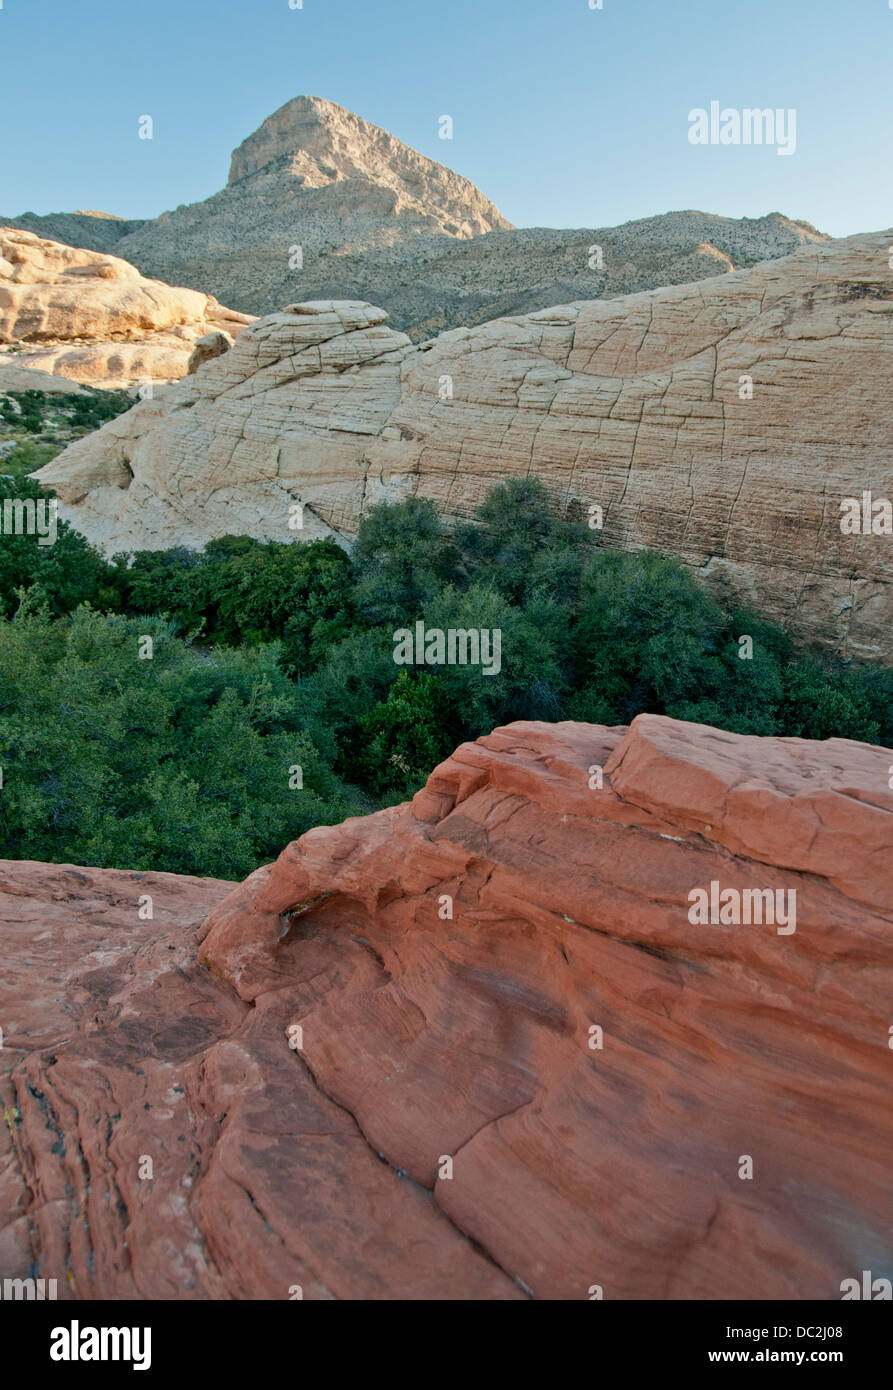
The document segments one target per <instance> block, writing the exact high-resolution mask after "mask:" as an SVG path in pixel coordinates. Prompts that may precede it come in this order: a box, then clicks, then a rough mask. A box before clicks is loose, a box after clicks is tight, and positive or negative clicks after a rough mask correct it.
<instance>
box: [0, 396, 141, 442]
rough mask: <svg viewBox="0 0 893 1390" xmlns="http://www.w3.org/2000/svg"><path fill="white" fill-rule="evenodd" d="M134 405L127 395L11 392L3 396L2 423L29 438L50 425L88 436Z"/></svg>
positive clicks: (0, 413)
mask: <svg viewBox="0 0 893 1390" xmlns="http://www.w3.org/2000/svg"><path fill="white" fill-rule="evenodd" d="M132 405H133V399H132V397H131V396H130V395H129V394H128V393H127V392H126V391H92V390H90V389H89V388H87V389H85V390H82V391H78V392H77V393H75V390H74V388H72V390H71V391H70V392H69V391H62V392H55V391H53V392H47V391H7V392H5V393H4V395H3V396H0V419H2V420H3V421H4V422H5V423H6V424H7V425H14V426H17V427H18V428H20V429H23V430H27V432H28V433H29V434H40V433H42V432H43V431H44V430H45V429H46V428H47V427H48V426H49V425H60V424H66V425H68V426H70V428H71V429H72V430H73V431H75V432H77V433H81V434H87V433H88V432H90V431H92V430H98V429H99V427H100V425H104V424H105V422H106V421H107V420H113V419H114V417H115V416H116V415H120V414H121V412H122V411H124V410H129V409H130V407H131V406H132Z"/></svg>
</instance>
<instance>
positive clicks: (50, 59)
mask: <svg viewBox="0 0 893 1390" xmlns="http://www.w3.org/2000/svg"><path fill="white" fill-rule="evenodd" d="M596 3H597V0H301V3H300V5H299V3H298V0H0V75H2V76H0V213H2V214H3V215H5V216H17V215H19V214H20V213H22V212H25V211H30V212H37V213H48V212H60V211H65V212H70V211H73V210H75V209H79V208H89V209H100V210H102V211H105V212H112V213H116V214H118V215H119V216H122V217H155V216H157V215H158V214H159V213H161V212H162V211H164V210H165V209H171V208H174V207H176V206H177V205H179V204H181V203H189V202H195V201H198V200H200V199H202V198H206V197H208V196H209V195H210V194H211V193H214V192H216V191H217V190H218V189H219V188H221V187H223V185H224V184H225V182H226V179H227V175H228V172H229V157H230V153H231V151H232V150H233V149H234V148H235V146H236V145H238V144H239V143H240V142H241V141H242V140H243V139H245V137H246V136H247V135H249V134H250V133H251V132H252V131H253V130H255V129H256V128H257V127H258V126H259V125H260V124H261V122H262V121H263V120H264V118H265V117H266V116H268V115H270V114H271V113H272V112H273V111H275V110H276V109H277V108H278V107H279V106H281V105H283V104H284V103H285V102H286V101H289V100H290V99H291V98H292V97H295V96H298V95H300V94H308V95H312V96H320V97H326V98H328V99H329V100H330V101H335V102H338V103H339V104H340V105H342V106H346V107H348V108H350V109H351V110H352V111H355V112H356V113H357V114H358V115H360V116H363V117H364V118H365V119H366V120H369V121H372V122H373V123H374V124H376V125H380V126H383V127H384V128H385V129H387V130H389V131H391V132H392V133H393V134H394V135H396V136H397V137H398V138H399V139H401V140H403V141H405V142H406V143H407V144H408V145H411V146H413V147H414V148H415V149H417V150H420V151H421V152H422V153H423V154H426V155H428V156H429V157H430V158H432V159H436V160H438V161H439V162H441V163H443V164H447V165H448V166H449V167H450V168H452V169H455V170H456V171H457V172H458V173H461V174H464V175H465V176H466V177H467V178H470V179H472V180H473V181H474V182H475V183H476V184H478V185H479V187H480V188H481V189H482V190H483V192H484V193H485V194H486V195H487V197H489V198H491V199H492V200H493V202H495V203H496V205H497V207H499V209H500V210H501V212H502V213H503V214H504V216H506V217H507V218H508V219H509V221H510V222H513V223H514V224H515V225H516V226H551V227H603V226H614V225H616V224H618V223H621V222H625V221H628V220H630V219H632V218H636V217H648V216H652V215H654V214H656V213H662V212H668V211H671V210H673V209H684V208H696V209H700V210H702V211H705V212H715V213H721V214H724V215H726V216H729V217H744V216H746V217H757V216H761V215H762V214H764V213H767V212H774V211H777V212H783V213H785V214H786V215H788V216H790V217H795V218H798V219H802V220H806V221H808V222H812V223H813V224H814V225H815V226H817V227H819V228H820V229H821V230H822V231H825V232H829V233H831V234H832V235H834V236H846V235H849V234H852V233H855V232H864V231H878V230H885V229H886V228H888V227H890V226H891V224H893V211H891V206H893V200H891V184H893V160H891V155H890V140H891V135H893V0H746V3H744V2H743V0H742V3H734V0H601V3H602V8H601V9H597V8H590V4H593V5H595V4H596ZM291 6H294V8H292V7H291ZM712 101H716V102H718V103H719V106H720V108H721V109H723V110H725V109H731V110H741V109H743V108H748V107H750V108H756V107H759V108H767V107H770V108H772V109H773V110H783V111H784V112H788V111H790V110H793V111H795V113H796V117H795V120H796V145H795V148H794V152H793V153H792V154H790V155H784V154H780V153H779V149H778V146H777V145H775V146H770V145H767V144H763V145H756V144H748V145H745V144H743V143H742V144H734V143H728V144H718V143H717V144H701V145H695V144H692V143H691V141H690V139H689V132H690V121H689V113H690V112H691V111H693V110H695V109H697V108H703V109H705V110H709V108H710V103H711V102H712ZM146 115H149V116H151V117H152V121H153V138H152V139H151V140H146V139H140V138H139V123H140V118H141V117H143V116H146ZM445 115H449V116H450V117H452V121H453V138H452V139H451V140H445V139H441V138H439V135H438V131H439V129H440V128H441V127H440V124H439V123H440V118H441V117H442V116H445ZM729 128H730V129H731V127H729Z"/></svg>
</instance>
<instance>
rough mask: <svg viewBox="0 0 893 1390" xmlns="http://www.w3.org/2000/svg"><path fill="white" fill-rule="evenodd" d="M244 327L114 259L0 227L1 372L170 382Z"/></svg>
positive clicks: (239, 317)
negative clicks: (202, 351)
mask: <svg viewBox="0 0 893 1390" xmlns="http://www.w3.org/2000/svg"><path fill="white" fill-rule="evenodd" d="M251 322H252V319H251V317H250V315H247V314H241V313H237V312H236V311H235V310H232V309H225V308H223V306H222V305H220V304H218V303H217V301H216V299H214V298H212V297H211V296H209V295H206V294H198V293H197V292H196V291H195V290H188V289H175V288H173V287H172V286H170V285H164V284H162V283H161V282H160V281H157V280H146V279H144V277H143V276H142V275H141V274H140V273H139V271H138V270H137V269H136V268H135V267H134V266H132V265H129V264H128V263H127V261H124V260H121V259H120V258H119V257H117V256H109V255H105V254H102V253H100V252H96V251H85V250H78V249H74V248H72V247H70V246H63V245H62V244H60V243H59V242H55V241H47V240H44V239H41V238H40V237H38V236H35V235H34V233H33V232H24V231H18V230H16V229H14V228H11V227H0V345H2V346H0V368H2V367H3V366H5V365H7V364H10V365H14V366H15V367H16V369H22V368H34V369H37V370H39V371H42V372H47V373H49V374H50V375H53V376H59V377H63V378H66V379H68V380H72V381H77V382H82V383H86V384H89V385H91V386H103V387H117V388H121V387H127V386H130V385H133V384H134V383H139V382H145V381H157V382H169V381H177V380H179V378H180V377H182V376H185V375H186V372H187V369H188V363H189V357H190V354H191V352H192V350H193V347H194V346H195V344H196V343H197V341H198V340H199V339H201V338H203V337H205V336H206V335H207V334H208V333H210V332H211V331H225V332H227V333H228V334H230V335H236V334H238V333H240V332H241V330H242V329H243V328H244V327H245V325H246V324H248V323H251ZM4 348H5V349H6V350H4ZM10 348H11V349H12V351H10ZM35 387H36V388H37V389H40V388H39V387H38V384H37V383H36V382H35Z"/></svg>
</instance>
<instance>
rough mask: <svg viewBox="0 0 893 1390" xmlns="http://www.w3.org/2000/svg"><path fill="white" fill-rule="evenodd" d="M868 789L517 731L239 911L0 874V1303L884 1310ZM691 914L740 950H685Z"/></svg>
mask: <svg viewBox="0 0 893 1390" xmlns="http://www.w3.org/2000/svg"><path fill="white" fill-rule="evenodd" d="M891 760H893V752H891V750H884V749H879V748H872V747H869V746H867V745H863V744H857V743H852V742H849V741H847V740H839V739H835V740H829V741H828V742H825V743H821V744H812V743H807V742H804V741H800V740H796V739H757V738H749V737H742V736H738V735H732V734H726V733H720V732H718V731H716V730H712V729H709V728H706V727H704V726H699V725H692V724H684V723H680V722H677V721H673V720H668V719H663V718H660V717H657V716H649V715H643V716H640V717H639V718H638V719H637V720H636V721H635V722H634V724H633V725H632V727H631V728H630V729H629V730H628V731H626V730H623V729H605V728H600V727H595V726H590V725H580V724H559V725H554V726H549V725H543V724H515V725H511V726H509V727H507V728H504V729H498V730H496V731H495V732H494V733H493V734H491V735H489V736H488V737H486V738H483V739H480V740H478V741H477V742H476V743H474V744H467V745H464V746H463V747H461V748H459V749H458V750H457V751H456V753H455V754H454V755H453V756H452V757H451V758H450V759H448V761H447V762H446V763H444V764H443V765H441V767H439V768H438V769H436V771H435V772H434V773H433V774H432V776H431V777H430V779H429V781H428V783H427V786H426V787H425V789H424V790H423V791H421V792H420V793H419V794H418V795H417V796H416V797H415V799H414V801H413V802H412V803H411V804H406V805H403V806H400V807H396V808H393V809H390V810H386V811H381V812H379V813H377V814H375V815H372V816H369V817H366V818H364V819H360V820H353V821H347V822H345V823H344V824H343V825H341V826H338V827H330V828H320V829H316V830H312V831H310V832H309V833H308V834H306V835H304V836H303V837H302V838H301V839H300V840H299V841H298V842H296V843H295V844H292V845H289V846H288V847H287V849H286V850H285V851H284V852H283V854H282V855H281V856H280V857H279V859H278V860H277V861H276V863H275V864H274V865H272V866H268V867H266V868H262V869H259V870H258V871H257V872H256V873H254V874H253V875H252V876H251V877H250V878H249V879H247V880H246V882H245V883H244V884H242V885H241V886H239V887H236V888H234V889H232V890H231V891H229V890H230V885H226V884H223V883H219V882H204V883H203V882H202V881H200V880H195V879H178V878H175V877H173V876H170V875H162V874H135V873H130V874H128V873H116V872H110V871H104V870H95V869H81V870H78V869H72V868H68V867H65V866H46V865H35V864H14V863H10V862H5V863H3V864H2V866H0V879H2V883H0V891H2V895H3V896H2V899H0V902H2V903H3V905H4V911H3V917H4V929H3V934H4V964H5V967H6V973H5V979H4V987H5V991H6V992H5V996H4V998H3V1000H2V1005H0V1017H2V1020H3V1028H4V1036H3V1044H4V1045H3V1050H2V1052H0V1078H2V1079H0V1091H2V1099H3V1105H4V1107H5V1109H4V1114H5V1119H6V1124H5V1126H3V1127H2V1129H0V1275H2V1276H6V1277H25V1276H26V1275H28V1273H29V1272H32V1273H36V1275H37V1277H42V1278H46V1279H50V1278H56V1279H57V1280H58V1284H59V1291H60V1296H61V1297H67V1298H80V1299H85V1298H90V1299H92V1298H134V1297H163V1298H175V1297H176V1298H187V1299H190V1298H192V1299H195V1298H273V1299H287V1298H289V1297H294V1296H295V1294H296V1286H300V1289H301V1290H302V1292H303V1296H304V1298H305V1299H320V1298H322V1299H329V1298H371V1299H413V1298H442V1299H469V1298H471V1299H519V1298H525V1297H527V1298H531V1297H532V1298H539V1299H543V1298H545V1299H589V1298H590V1297H593V1296H596V1290H597V1289H598V1290H600V1291H601V1294H602V1296H603V1297H604V1298H606V1299H609V1300H616V1299H643V1298H645V1299H647V1298H657V1299H688V1298H691V1299H728V1298H757V1299H803V1298H818V1299H828V1300H835V1299H839V1298H840V1297H841V1284H842V1282H843V1281H844V1280H846V1279H849V1278H852V1277H856V1278H859V1277H860V1271H862V1270H864V1269H869V1270H871V1271H872V1274H873V1276H874V1277H876V1278H887V1279H889V1278H891V1277H893V1239H891V1230H893V1220H891V1218H893V1199H891V1193H890V1186H889V1174H888V1170H887V1167H886V1165H887V1161H888V1153H889V1148H890V1143H891V1139H893V1117H891V1111H890V1107H889V1103H888V1097H889V1074H890V1065H891V1061H890V1058H891V1053H890V1049H889V1047H888V1033H889V1026H890V1018H889V997H890V994H889V990H890V949H889V948H890V940H891V931H893V885H891V879H890V874H889V848H890V844H891V842H893V837H891V831H893V792H891V791H890V787H889V766H890V763H891ZM714 885H715V893H716V894H717V895H719V894H720V893H722V894H723V898H722V901H723V902H724V903H726V904H727V903H732V905H733V906H734V904H735V903H737V904H738V905H739V907H740V906H742V905H743V904H746V903H747V902H748V901H751V903H753V902H756V901H758V902H759V903H760V904H761V914H762V915H759V916H758V915H757V914H756V912H755V911H751V915H750V917H748V915H747V909H746V908H744V911H743V915H742V914H741V913H739V915H738V920H737V922H736V921H735V920H734V913H731V915H730V911H729V910H728V909H727V908H726V909H724V910H725V912H726V916H725V918H724V919H721V920H720V921H719V922H715V923H714V924H708V923H707V922H706V921H704V920H702V919H700V918H699V917H698V915H697V912H696V910H695V908H693V907H692V902H693V900H697V898H698V890H702V892H703V897H704V898H705V899H708V898H709V897H710V895H711V892H712V891H714V889H713V886H714ZM763 890H768V893H767V894H766V896H763ZM147 895H149V896H151V898H152V901H153V904H154V918H153V920H151V921H150V920H141V915H140V910H139V909H140V905H141V904H144V903H145V900H146V896H147ZM729 895H730V896H729ZM749 895H755V897H753V898H750V897H749ZM770 902H771V903H772V905H773V912H775V913H776V915H775V916H774V917H772V918H770V917H769V916H768V904H769V903H770ZM207 912H210V916H209V917H208V918H207V920H205V921H204V923H203V924H201V925H200V919H201V918H202V917H203V916H204V914H205V913H207ZM693 914H694V915H693ZM142 915H143V916H145V913H143V914H142ZM792 927H793V929H791V928H792ZM196 928H198V930H196Z"/></svg>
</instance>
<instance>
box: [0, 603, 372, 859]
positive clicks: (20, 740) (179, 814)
mask: <svg viewBox="0 0 893 1390" xmlns="http://www.w3.org/2000/svg"><path fill="white" fill-rule="evenodd" d="M145 637H151V638H152V641H153V645H154V651H153V655H152V657H151V659H141V658H140V655H139V652H140V649H141V639H143V638H145ZM143 645H144V644H143ZM277 656H278V651H277V649H276V648H275V647H264V646H261V647H255V648H251V649H246V650H243V651H228V650H225V649H220V650H217V651H215V652H213V653H212V654H207V653H201V654H199V653H196V652H194V651H193V650H191V649H190V647H189V646H188V645H187V644H186V643H184V642H183V641H181V640H178V639H177V638H175V637H174V636H172V634H171V631H170V624H169V623H167V622H165V621H164V620H163V619H159V618H150V619H145V618H140V619H128V618H123V617H121V616H115V615H111V616H108V615H102V614H99V613H96V612H94V611H93V610H92V609H91V608H89V607H88V606H86V605H85V606H82V607H80V608H79V609H77V610H76V612H75V613H73V614H71V615H69V616H66V617H62V618H57V619H55V620H54V619H52V618H51V616H50V614H49V612H48V610H47V609H46V608H45V607H43V608H42V607H40V606H39V604H38V603H37V601H36V599H35V598H34V597H32V598H30V599H27V600H26V601H25V602H24V603H23V605H22V606H21V607H20V609H19V612H18V614H17V615H16V619H15V621H12V622H10V621H6V620H3V621H0V765H2V767H3V773H4V776H3V792H2V796H0V844H2V853H3V854H4V855H5V856H8V857H11V858H34V859H45V860H56V861H66V860H67V861H69V862H72V863H76V864H98V865H105V866H115V865H117V866H123V867H130V868H135V869H152V868H165V869H170V870H173V871H174V872H177V873H190V874H206V875H213V876H217V877H221V878H242V877H243V876H244V875H245V874H248V873H250V872H251V871H252V869H254V868H256V867H257V865H258V864H259V863H262V862H264V861H265V860H269V859H271V858H273V857H275V856H276V855H277V854H278V853H279V851H280V850H281V849H282V847H283V846H284V845H285V844H287V843H288V842H289V840H292V839H294V838H295V837H296V836H298V835H300V834H302V833H303V831H305V830H307V829H309V828H310V827H311V826H313V825H319V824H331V823H333V822H337V821H340V820H342V819H343V818H344V817H345V816H346V815H349V814H351V813H352V812H353V811H354V810H355V809H356V805H357V803H356V802H355V801H352V800H350V799H349V798H348V797H347V796H346V795H345V794H344V793H343V791H342V790H341V788H340V786H339V784H338V783H337V781H336V779H335V778H334V777H333V775H332V773H331V772H330V770H329V768H328V766H327V765H326V762H325V760H324V758H323V757H322V755H321V754H320V752H319V750H318V749H317V747H316V746H315V744H314V742H313V740H312V738H311V737H310V735H309V734H308V732H307V729H306V722H307V721H306V709H305V705H304V701H303V699H302V696H301V692H300V691H299V690H298V688H297V687H296V686H295V685H294V683H293V682H292V681H290V680H289V679H288V678H287V677H286V676H285V675H284V674H283V672H282V671H281V670H280V668H279V666H278V665H277V660H276V658H277ZM296 767H300V768H301V769H302V773H301V780H302V781H303V787H297V786H292V785H290V783H291V782H292V781H294V780H295V777H296V774H295V773H294V771H293V769H294V768H296Z"/></svg>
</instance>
